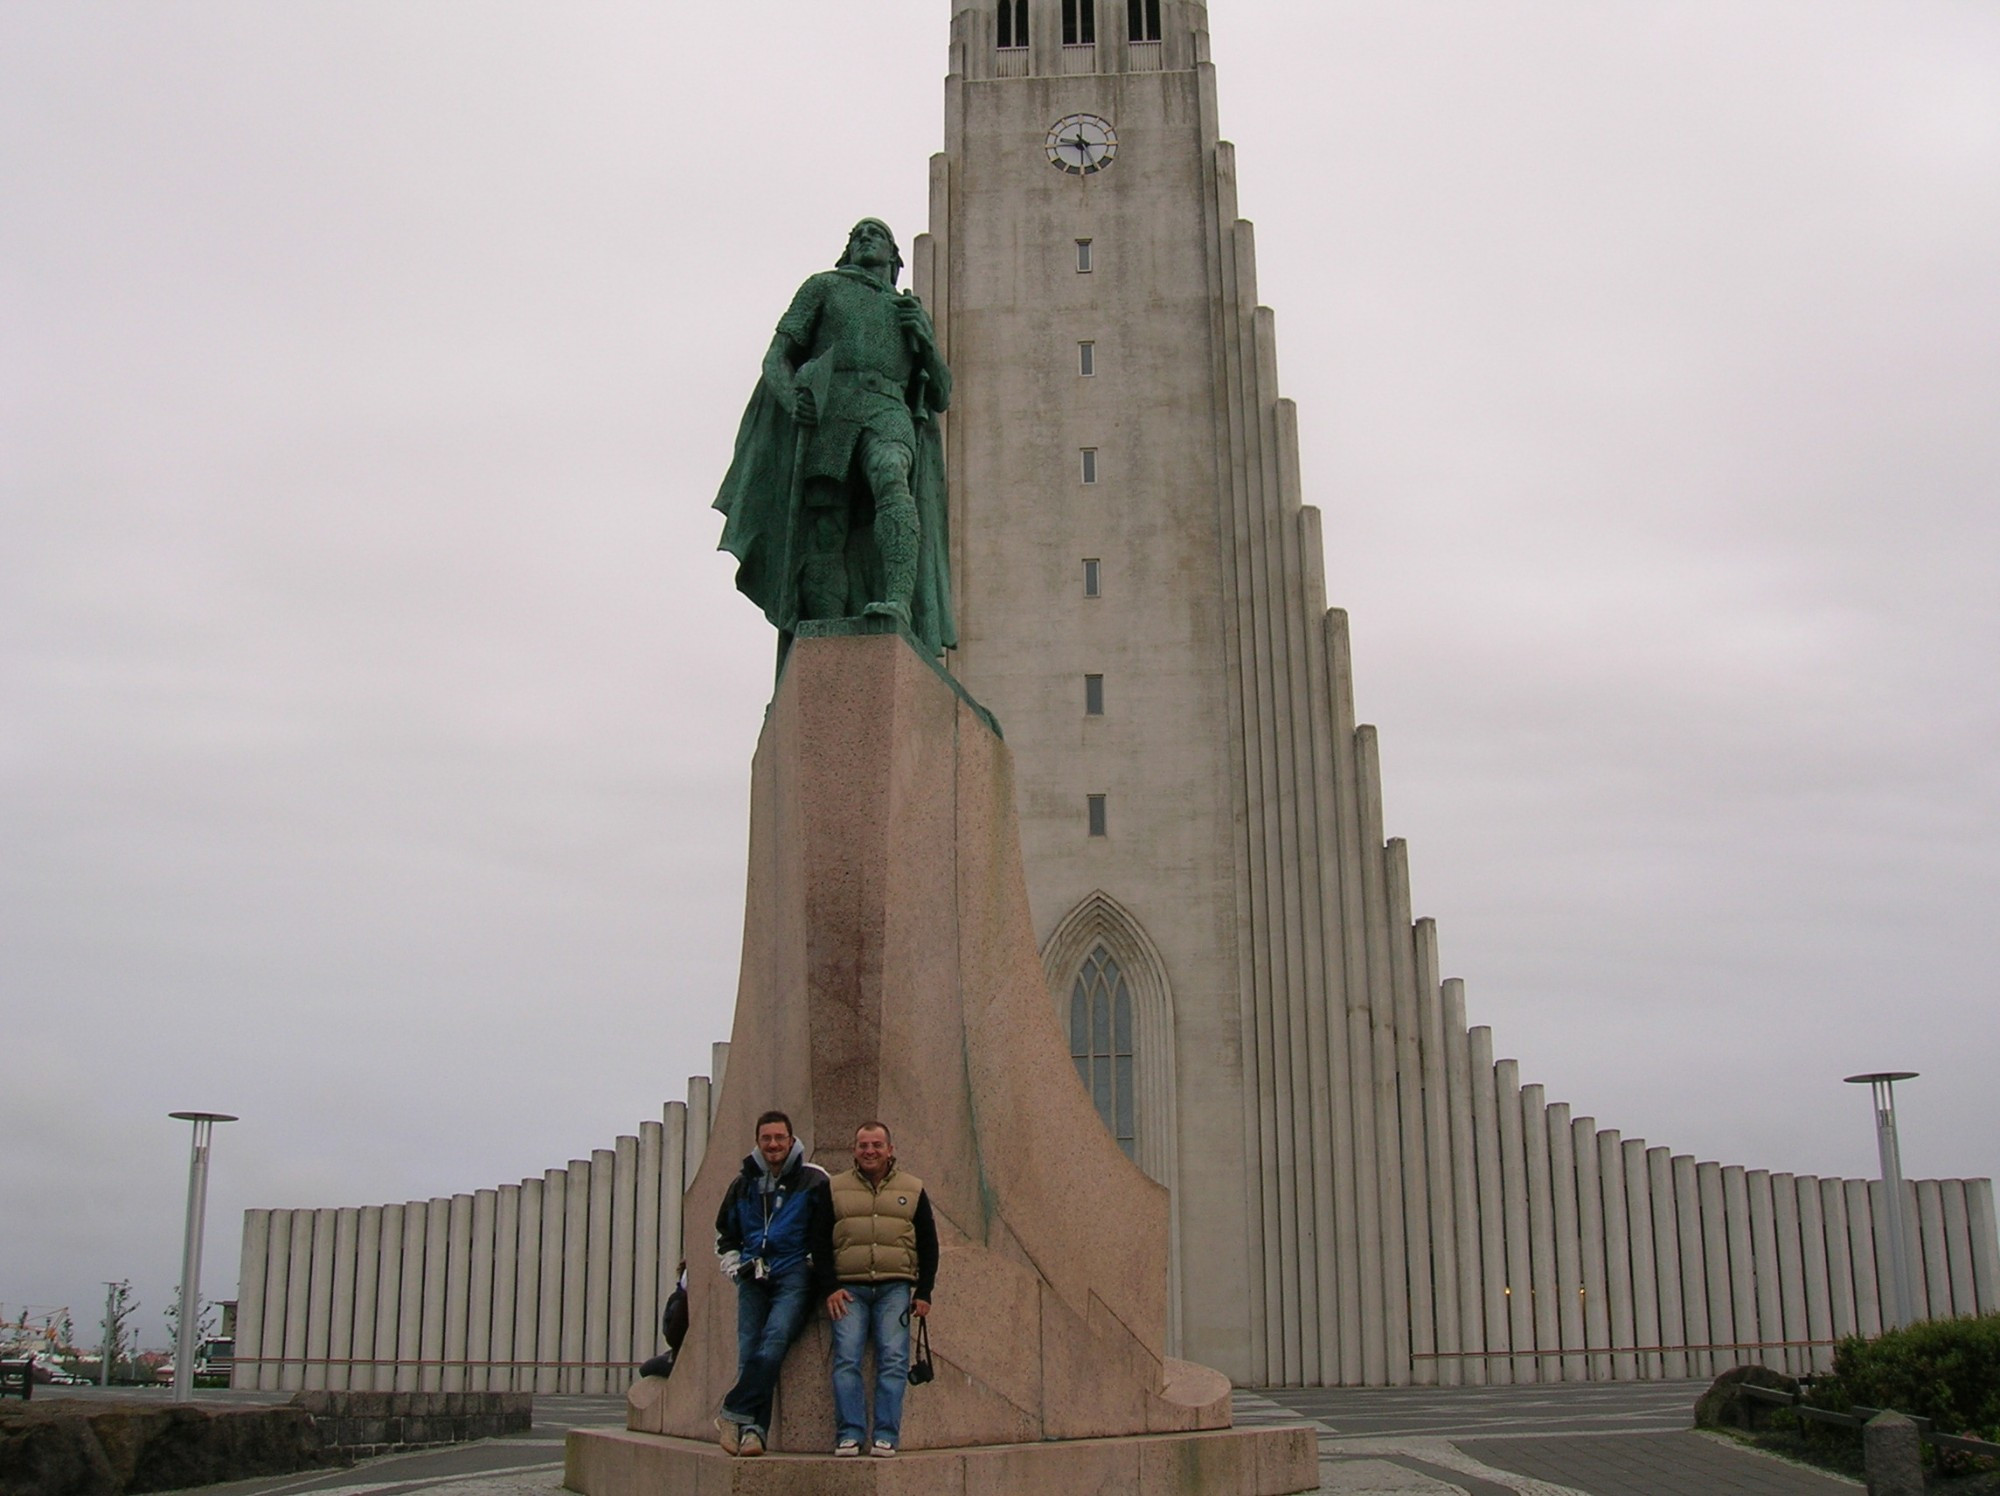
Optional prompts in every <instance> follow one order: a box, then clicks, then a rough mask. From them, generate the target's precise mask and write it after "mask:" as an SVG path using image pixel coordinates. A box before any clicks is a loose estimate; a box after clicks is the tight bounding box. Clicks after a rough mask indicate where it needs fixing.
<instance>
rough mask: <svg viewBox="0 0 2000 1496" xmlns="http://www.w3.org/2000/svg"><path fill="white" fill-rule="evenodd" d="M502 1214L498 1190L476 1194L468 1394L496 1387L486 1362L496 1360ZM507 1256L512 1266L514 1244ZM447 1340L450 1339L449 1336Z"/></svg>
mask: <svg viewBox="0 0 2000 1496" xmlns="http://www.w3.org/2000/svg"><path fill="white" fill-rule="evenodd" d="M499 1215H500V1192H499V1191H498V1190H474V1191H473V1192H472V1243H471V1245H472V1278H471V1281H470V1285H469V1291H468V1293H467V1294H466V1304H465V1359H466V1362H467V1363H468V1364H467V1366H466V1369H465V1390H466V1391H468V1392H486V1391H489V1390H491V1388H492V1386H493V1379H492V1377H491V1375H490V1368H489V1367H488V1366H487V1365H486V1363H487V1362H488V1361H491V1360H492V1359H493V1286H494V1285H493V1280H494V1267H495V1262H494V1255H495V1254H494V1250H493V1227H494V1223H495V1222H496V1221H497V1220H498V1219H499ZM507 1257H508V1262H509V1263H510V1264H511V1263H512V1261H513V1249H512V1246H511V1244H510V1245H509V1248H508V1253H507ZM509 1308H510V1309H511V1308H512V1306H511V1305H510V1306H509ZM446 1338H447V1339H449V1338H450V1337H449V1335H447V1337H446Z"/></svg>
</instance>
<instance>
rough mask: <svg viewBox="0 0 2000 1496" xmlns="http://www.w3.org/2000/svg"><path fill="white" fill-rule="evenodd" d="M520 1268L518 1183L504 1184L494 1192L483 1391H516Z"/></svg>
mask: <svg viewBox="0 0 2000 1496" xmlns="http://www.w3.org/2000/svg"><path fill="white" fill-rule="evenodd" d="M520 1267H521V1186H520V1185H518V1184H503V1185H501V1186H500V1187H499V1188H498V1189H496V1190H495V1191H494V1192H493V1318H492V1328H491V1330H490V1331H489V1332H488V1334H487V1339H486V1359H487V1360H489V1361H491V1362H492V1363H493V1364H492V1366H490V1367H488V1368H487V1373H486V1390H487V1391H489V1392H512V1391H515V1390H516V1387H517V1385H518V1384H517V1383H516V1381H515V1379H514V1368H513V1366H512V1365H510V1364H509V1363H511V1362H512V1361H514V1360H515V1359H517V1354H518V1353H517V1352H516V1351H515V1349H514V1312H515V1310H516V1309H517V1308H518V1307H519V1305H518V1302H517V1300H518V1297H519V1287H518V1285H519V1282H520V1279H519V1276H518V1275H519V1273H520Z"/></svg>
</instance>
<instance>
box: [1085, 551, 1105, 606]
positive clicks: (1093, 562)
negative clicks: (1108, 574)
mask: <svg viewBox="0 0 2000 1496" xmlns="http://www.w3.org/2000/svg"><path fill="white" fill-rule="evenodd" d="M1102 581H1103V568H1102V566H1101V564H1100V563H1099V561H1098V559H1097V558H1096V557H1095V556H1089V557H1086V558H1085V560H1084V563H1083V595H1084V596H1085V597H1102V596H1103V595H1104V593H1103V588H1102V586H1101V585H1100V584H1101V583H1102Z"/></svg>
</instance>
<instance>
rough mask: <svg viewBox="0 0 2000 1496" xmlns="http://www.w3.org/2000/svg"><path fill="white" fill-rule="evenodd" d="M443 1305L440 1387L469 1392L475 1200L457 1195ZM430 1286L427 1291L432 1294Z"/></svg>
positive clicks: (448, 1230)
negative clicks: (467, 1363)
mask: <svg viewBox="0 0 2000 1496" xmlns="http://www.w3.org/2000/svg"><path fill="white" fill-rule="evenodd" d="M444 1230H445V1259H444V1263H445V1266H444V1293H443V1295H442V1297H443V1303H442V1304H441V1305H439V1308H438V1311H437V1314H438V1319H439V1321H440V1323H441V1327H442V1329H443V1332H444V1333H443V1335H442V1337H441V1340H440V1344H439V1346H438V1359H439V1360H440V1361H442V1362H444V1363H445V1364H444V1366H443V1367H442V1368H440V1371H439V1375H438V1386H439V1388H440V1389H441V1390H443V1391H445V1392H463V1391H464V1390H465V1345H466V1338H467V1330H468V1328H469V1326H470V1323H471V1318H472V1302H471V1300H472V1196H470V1195H463V1194H461V1195H453V1196H452V1197H451V1198H450V1199H449V1200H447V1201H445V1225H444ZM429 1287H430V1285H429V1283H428V1282H426V1284H425V1290H426V1292H428V1291H429ZM430 1317H431V1310H430V1307H429V1306H428V1305H426V1306H425V1313H424V1340H425V1343H426V1344H428V1343H429V1341H430Z"/></svg>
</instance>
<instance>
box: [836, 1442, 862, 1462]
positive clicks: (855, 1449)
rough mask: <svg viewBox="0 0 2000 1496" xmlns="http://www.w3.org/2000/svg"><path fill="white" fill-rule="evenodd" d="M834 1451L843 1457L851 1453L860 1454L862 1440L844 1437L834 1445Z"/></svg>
mask: <svg viewBox="0 0 2000 1496" xmlns="http://www.w3.org/2000/svg"><path fill="white" fill-rule="evenodd" d="M833 1452H834V1453H835V1454H836V1455H839V1456H840V1457H841V1458H842V1459H845V1458H847V1456H849V1455H854V1454H859V1453H861V1441H860V1440H859V1439H842V1440H841V1441H840V1442H839V1443H838V1444H836V1445H834V1446H833Z"/></svg>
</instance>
